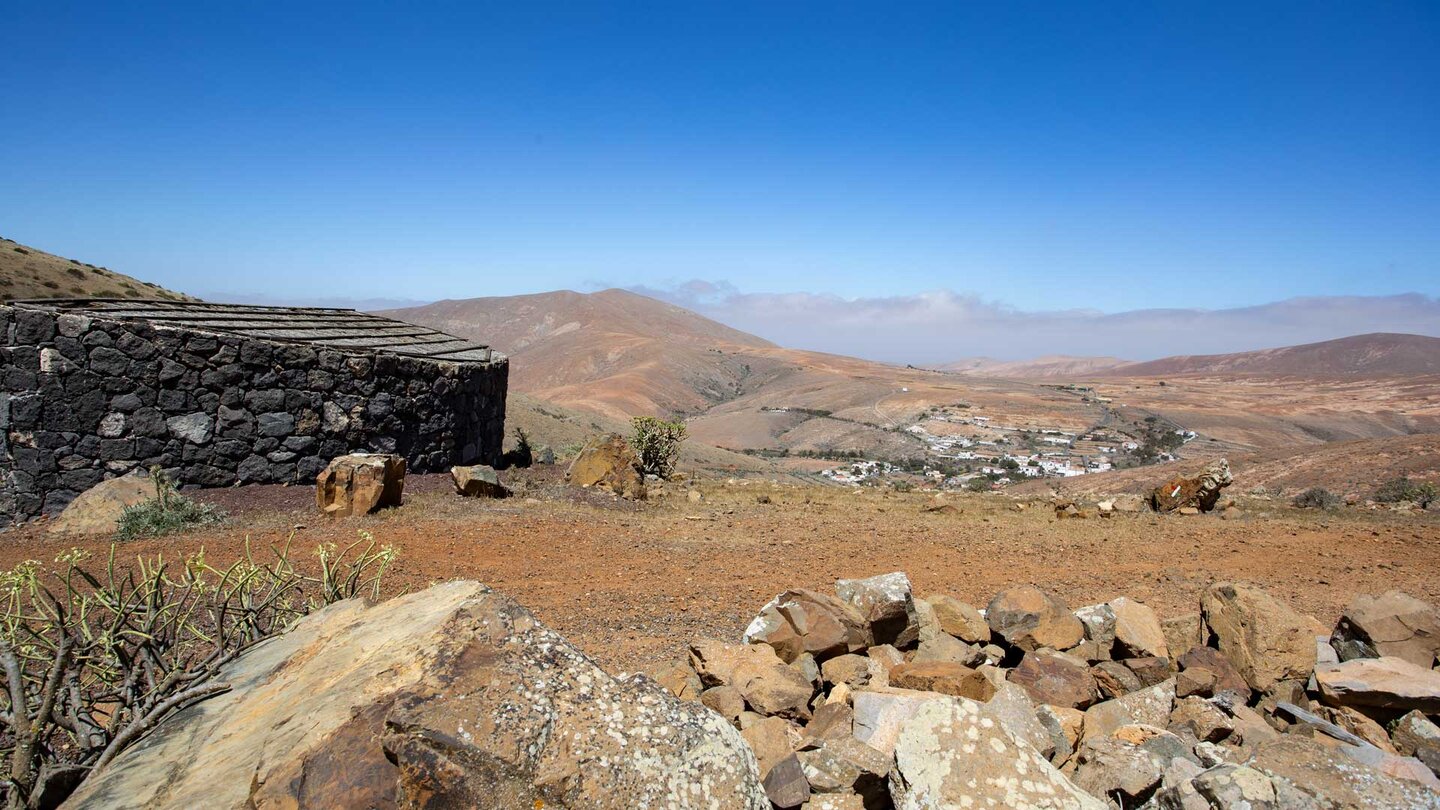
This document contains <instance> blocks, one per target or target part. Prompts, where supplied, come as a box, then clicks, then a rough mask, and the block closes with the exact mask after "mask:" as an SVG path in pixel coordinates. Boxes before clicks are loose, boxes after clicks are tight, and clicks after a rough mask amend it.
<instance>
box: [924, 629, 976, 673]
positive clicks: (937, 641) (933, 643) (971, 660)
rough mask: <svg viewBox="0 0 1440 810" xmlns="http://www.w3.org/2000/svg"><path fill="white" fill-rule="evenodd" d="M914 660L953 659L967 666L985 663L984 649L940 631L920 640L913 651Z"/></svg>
mask: <svg viewBox="0 0 1440 810" xmlns="http://www.w3.org/2000/svg"><path fill="white" fill-rule="evenodd" d="M914 660H915V661H916V662H917V663H925V662H928V661H953V662H955V663H957V664H964V665H965V666H967V667H978V666H980V665H981V664H983V663H985V651H984V650H982V649H980V648H979V647H976V646H975V645H973V644H966V643H965V642H963V641H961V640H960V639H957V638H955V637H953V636H949V635H946V634H944V633H941V634H939V635H938V636H936V637H935V638H929V639H926V640H924V641H922V642H920V647H919V649H917V650H916V651H915V658H914Z"/></svg>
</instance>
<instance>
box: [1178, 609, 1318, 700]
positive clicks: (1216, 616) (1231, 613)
mask: <svg viewBox="0 0 1440 810" xmlns="http://www.w3.org/2000/svg"><path fill="white" fill-rule="evenodd" d="M1200 608H1201V615H1202V617H1203V618H1204V621H1205V626H1206V627H1207V628H1208V630H1209V633H1210V635H1212V636H1214V637H1215V639H1216V641H1217V646H1218V648H1219V650H1220V652H1221V653H1223V654H1224V655H1225V657H1226V658H1228V659H1229V660H1230V663H1232V664H1234V665H1235V669H1236V671H1238V672H1239V673H1240V675H1241V676H1242V677H1243V678H1245V682H1246V683H1247V684H1249V686H1250V687H1251V688H1253V689H1258V690H1261V691H1263V690H1265V689H1267V688H1269V687H1270V686H1271V685H1272V684H1274V683H1275V682H1276V681H1283V680H1301V681H1303V680H1305V679H1306V678H1308V677H1309V675H1310V672H1311V670H1313V669H1314V667H1315V634H1314V631H1313V629H1312V626H1311V621H1312V620H1310V619H1309V618H1308V617H1306V616H1302V615H1301V614H1299V613H1296V612H1295V611H1294V610H1292V609H1291V608H1290V606H1289V605H1286V604H1285V603H1284V602H1281V601H1280V600H1278V599H1276V598H1274V597H1273V596H1271V595H1270V594H1268V593H1266V592H1265V591H1263V590H1261V589H1259V588H1257V587H1255V586H1253V585H1241V584H1232V583H1220V584H1217V585H1212V586H1210V588H1209V589H1207V590H1206V591H1205V592H1204V594H1202V595H1201V598H1200Z"/></svg>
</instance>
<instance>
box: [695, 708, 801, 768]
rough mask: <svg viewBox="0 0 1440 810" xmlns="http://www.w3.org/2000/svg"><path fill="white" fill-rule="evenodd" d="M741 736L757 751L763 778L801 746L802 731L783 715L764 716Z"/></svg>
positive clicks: (748, 726)
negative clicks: (782, 716)
mask: <svg viewBox="0 0 1440 810" xmlns="http://www.w3.org/2000/svg"><path fill="white" fill-rule="evenodd" d="M716 688H717V689H724V688H726V687H723V686H721V687H716ZM707 691H712V690H707ZM737 717H738V715H737ZM740 736H741V737H743V738H745V742H746V744H748V745H749V746H750V750H751V751H754V752H755V761H756V763H758V764H759V766H760V776H761V778H764V777H765V776H766V775H767V774H769V773H770V769H771V768H774V767H775V766H776V765H778V764H780V762H781V761H782V760H784V759H785V758H786V757H789V756H790V755H791V754H793V753H795V749H796V748H798V747H799V746H800V733H799V732H798V731H797V730H796V729H795V727H794V726H792V725H790V723H789V722H788V721H786V720H785V719H784V718H781V717H762V718H760V719H759V720H756V721H755V722H753V723H750V724H749V725H746V726H745V728H744V729H743V730H742V731H741V732H740Z"/></svg>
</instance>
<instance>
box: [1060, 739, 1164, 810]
mask: <svg viewBox="0 0 1440 810" xmlns="http://www.w3.org/2000/svg"><path fill="white" fill-rule="evenodd" d="M1164 774H1165V762H1162V761H1161V758H1160V757H1158V756H1156V755H1155V754H1153V753H1151V752H1150V751H1147V750H1146V749H1145V748H1144V747H1142V746H1141V745H1138V744H1135V743H1131V742H1127V741H1125V740H1121V739H1117V738H1115V737H1090V738H1087V739H1086V740H1085V741H1084V742H1083V743H1081V744H1080V749H1079V750H1078V751H1077V752H1076V767H1075V773H1074V780H1075V785H1076V787H1079V788H1080V789H1082V790H1085V791H1088V792H1089V793H1091V794H1092V795H1095V796H1104V797H1106V798H1108V799H1112V800H1116V801H1117V802H1118V803H1119V805H1120V806H1121V807H1133V806H1138V805H1139V804H1140V803H1141V802H1143V801H1144V798H1145V797H1148V796H1149V794H1150V792H1151V791H1152V790H1153V789H1154V788H1155V786H1157V785H1159V784H1160V778H1161V777H1162V776H1163V775H1164Z"/></svg>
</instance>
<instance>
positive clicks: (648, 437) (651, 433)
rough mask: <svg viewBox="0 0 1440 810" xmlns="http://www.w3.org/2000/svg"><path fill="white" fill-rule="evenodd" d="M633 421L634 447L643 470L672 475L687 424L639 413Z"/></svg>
mask: <svg viewBox="0 0 1440 810" xmlns="http://www.w3.org/2000/svg"><path fill="white" fill-rule="evenodd" d="M630 424H631V425H632V426H633V427H634V428H635V434H634V435H633V436H631V437H630V447H631V448H632V449H634V450H635V454H636V455H637V456H639V457H640V472H642V473H644V474H645V475H658V476H660V477H661V478H669V477H670V473H672V472H674V471H675V462H676V460H678V459H679V458H680V445H681V444H682V443H684V441H685V436H686V430H685V423H684V422H680V421H678V420H677V421H675V422H667V421H665V420H664V419H656V418H655V417H653V416H637V417H635V418H634V419H632V420H630Z"/></svg>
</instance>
